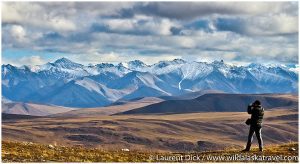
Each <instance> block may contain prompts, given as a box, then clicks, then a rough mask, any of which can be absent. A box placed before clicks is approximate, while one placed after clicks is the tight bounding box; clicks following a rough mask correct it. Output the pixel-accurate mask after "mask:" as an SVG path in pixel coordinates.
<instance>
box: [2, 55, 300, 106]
mask: <svg viewBox="0 0 300 164" xmlns="http://www.w3.org/2000/svg"><path fill="white" fill-rule="evenodd" d="M203 90H216V91H220V92H226V93H297V91H298V72H297V68H295V66H284V65H276V66H264V65H260V64H250V65H248V66H233V65H228V64H225V63H224V62H223V61H215V62H212V63H206V62H186V61H184V60H181V59H175V60H173V61H161V62H158V63H156V64H153V65H146V64H145V63H143V62H142V61H139V60H135V61H130V62H127V63H120V64H118V65H113V64H109V63H101V64H97V65H89V66H84V65H82V64H78V63H74V62H72V61H70V60H68V59H66V58H61V59H59V60H56V61H55V62H54V63H47V64H44V65H38V66H22V67H15V66H12V65H10V64H8V65H2V98H3V100H4V101H18V102H34V103H41V104H53V105H60V106H68V107H96V106H105V105H109V104H111V103H113V102H115V101H118V100H130V99H134V98H139V97H164V96H178V95H181V94H186V93H190V92H196V91H203Z"/></svg>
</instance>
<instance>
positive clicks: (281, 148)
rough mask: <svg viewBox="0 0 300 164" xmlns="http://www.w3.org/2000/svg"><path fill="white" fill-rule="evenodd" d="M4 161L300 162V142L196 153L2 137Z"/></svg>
mask: <svg viewBox="0 0 300 164" xmlns="http://www.w3.org/2000/svg"><path fill="white" fill-rule="evenodd" d="M2 161H3V162H298V143H288V144H283V145H273V146H268V147H266V148H265V151H264V152H258V151H257V148H254V149H253V150H252V151H250V152H247V153H242V152H240V150H236V149H228V150H223V151H207V152H201V153H199V152H198V153H197V152H193V153H187V152H185V153H170V152H164V153H161V152H150V151H105V150H103V149H91V148H84V147H81V146H77V147H64V146H53V145H42V144H34V143H31V142H8V141H2Z"/></svg>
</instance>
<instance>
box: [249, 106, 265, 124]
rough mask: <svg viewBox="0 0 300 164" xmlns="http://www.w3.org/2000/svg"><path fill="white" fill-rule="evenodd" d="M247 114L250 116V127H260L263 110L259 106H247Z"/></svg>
mask: <svg viewBox="0 0 300 164" xmlns="http://www.w3.org/2000/svg"><path fill="white" fill-rule="evenodd" d="M247 111H248V114H251V125H254V126H261V124H262V120H263V118H264V108H263V107H261V106H260V105H259V106H248V110H247Z"/></svg>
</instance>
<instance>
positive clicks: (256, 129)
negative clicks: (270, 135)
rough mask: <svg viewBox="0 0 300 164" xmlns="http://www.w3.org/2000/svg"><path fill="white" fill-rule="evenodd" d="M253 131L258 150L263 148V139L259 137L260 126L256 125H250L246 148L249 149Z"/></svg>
mask: <svg viewBox="0 0 300 164" xmlns="http://www.w3.org/2000/svg"><path fill="white" fill-rule="evenodd" d="M254 132H255V135H256V138H257V141H258V145H259V150H262V149H263V140H262V138H261V126H257V125H250V130H249V135H248V142H247V146H246V150H250V147H251V143H252V140H253V133H254Z"/></svg>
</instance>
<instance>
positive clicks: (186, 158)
mask: <svg viewBox="0 0 300 164" xmlns="http://www.w3.org/2000/svg"><path fill="white" fill-rule="evenodd" d="M149 159H150V160H152V161H156V162H193V161H194V162H201V161H203V162H205V161H211V162H213V161H216V162H217V161H223V162H226V161H228V162H230V161H231V162H234V161H236V162H241V161H249V162H250V161H252V162H276V161H285V162H289V161H295V162H296V161H298V156H287V155H257V154H254V155H245V154H233V155H197V154H173V155H151V156H149Z"/></svg>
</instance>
